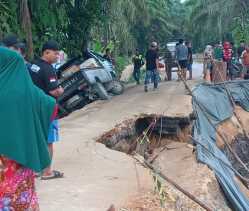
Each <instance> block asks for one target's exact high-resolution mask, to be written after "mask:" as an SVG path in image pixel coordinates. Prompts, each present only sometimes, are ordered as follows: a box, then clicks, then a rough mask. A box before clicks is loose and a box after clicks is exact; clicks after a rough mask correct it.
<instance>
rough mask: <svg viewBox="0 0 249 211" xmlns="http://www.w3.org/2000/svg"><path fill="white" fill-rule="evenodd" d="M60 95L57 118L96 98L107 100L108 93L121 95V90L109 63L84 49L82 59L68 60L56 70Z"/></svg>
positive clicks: (120, 85)
mask: <svg viewBox="0 0 249 211" xmlns="http://www.w3.org/2000/svg"><path fill="white" fill-rule="evenodd" d="M57 76H58V78H59V83H60V85H61V86H62V87H63V88H64V93H63V95H62V96H60V97H59V98H58V104H59V107H60V112H59V113H60V114H59V116H60V117H63V116H66V115H68V114H69V113H71V112H73V111H74V110H77V109H80V108H82V107H84V106H85V105H87V104H89V103H91V102H93V101H94V100H97V99H104V100H106V99H109V98H110V94H112V95H119V94H122V92H123V90H124V87H123V85H122V83H121V82H120V81H119V80H118V79H117V76H116V72H115V70H114V68H113V66H112V64H111V63H109V62H108V61H107V60H105V59H104V58H103V57H102V56H101V55H99V54H97V53H95V52H93V51H90V50H88V51H87V52H85V53H84V55H83V57H77V58H74V59H71V60H69V61H68V62H66V63H65V64H64V65H62V66H61V67H59V69H58V70H57Z"/></svg>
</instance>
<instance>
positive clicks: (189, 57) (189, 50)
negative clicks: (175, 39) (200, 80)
mask: <svg viewBox="0 0 249 211" xmlns="http://www.w3.org/2000/svg"><path fill="white" fill-rule="evenodd" d="M185 45H186V46H187V48H188V64H187V70H188V72H189V80H192V65H193V51H192V43H191V42H189V41H186V42H185Z"/></svg>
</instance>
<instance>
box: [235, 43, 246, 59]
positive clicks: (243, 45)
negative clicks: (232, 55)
mask: <svg viewBox="0 0 249 211" xmlns="http://www.w3.org/2000/svg"><path fill="white" fill-rule="evenodd" d="M244 50H245V41H244V40H241V41H240V46H239V47H238V50H237V55H238V58H239V59H240V58H241V57H242V53H243V52H244Z"/></svg>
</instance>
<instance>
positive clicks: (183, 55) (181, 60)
mask: <svg viewBox="0 0 249 211" xmlns="http://www.w3.org/2000/svg"><path fill="white" fill-rule="evenodd" d="M176 59H177V61H178V64H179V66H180V73H179V74H181V75H180V77H182V78H183V79H184V80H186V76H187V66H188V48H187V47H186V46H185V45H184V44H183V39H180V40H179V45H178V46H177V47H176ZM178 76H179V75H178ZM179 79H181V78H179Z"/></svg>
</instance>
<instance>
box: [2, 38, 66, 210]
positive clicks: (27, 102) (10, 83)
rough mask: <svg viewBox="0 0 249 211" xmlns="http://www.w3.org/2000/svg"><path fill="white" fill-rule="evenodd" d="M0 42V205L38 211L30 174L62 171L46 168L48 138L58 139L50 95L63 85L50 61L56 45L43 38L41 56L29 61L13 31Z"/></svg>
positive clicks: (49, 147)
mask: <svg viewBox="0 0 249 211" xmlns="http://www.w3.org/2000/svg"><path fill="white" fill-rule="evenodd" d="M2 44H3V46H1V47H0V84H1V89H0V93H1V94H0V95H1V98H0V106H1V109H0V116H1V120H2V124H1V133H0V140H1V141H0V210H6V211H7V210H30V211H38V210H39V206H38V201H37V195H36V192H35V184H34V180H35V178H36V177H40V178H41V179H42V180H48V179H55V178H62V177H63V173H62V172H60V171H56V170H52V168H51V161H52V158H53V143H54V142H56V141H58V120H57V112H58V107H57V105H56V98H57V97H59V96H60V95H61V94H62V93H63V91H64V90H63V88H61V87H59V85H58V80H57V76H56V73H55V71H54V69H53V66H52V64H54V63H56V61H57V58H58V54H59V45H58V43H57V42H56V41H53V40H50V41H47V42H46V43H44V44H43V47H42V51H41V57H40V58H38V59H37V60H35V61H34V62H32V64H30V63H29V62H27V61H26V60H25V45H24V44H23V43H21V42H20V41H19V39H18V37H17V36H15V35H8V36H6V37H5V38H4V39H3V40H2ZM3 140H4V141H3Z"/></svg>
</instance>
